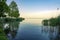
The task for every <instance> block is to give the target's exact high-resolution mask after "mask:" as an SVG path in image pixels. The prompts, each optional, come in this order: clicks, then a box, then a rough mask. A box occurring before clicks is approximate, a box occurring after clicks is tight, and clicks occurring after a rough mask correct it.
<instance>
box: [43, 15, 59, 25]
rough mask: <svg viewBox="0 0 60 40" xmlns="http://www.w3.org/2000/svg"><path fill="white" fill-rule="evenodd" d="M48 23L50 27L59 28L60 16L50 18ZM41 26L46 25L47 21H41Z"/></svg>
mask: <svg viewBox="0 0 60 40" xmlns="http://www.w3.org/2000/svg"><path fill="white" fill-rule="evenodd" d="M48 22H49V25H50V26H60V16H58V17H56V18H50V19H49V20H48ZM42 24H43V25H47V20H43V21H42Z"/></svg>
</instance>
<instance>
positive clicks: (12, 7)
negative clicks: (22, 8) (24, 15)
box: [9, 1, 19, 17]
mask: <svg viewBox="0 0 60 40" xmlns="http://www.w3.org/2000/svg"><path fill="white" fill-rule="evenodd" d="M9 7H10V13H9V16H11V17H19V10H18V7H17V4H16V2H14V1H12V2H11V4H10V5H9Z"/></svg>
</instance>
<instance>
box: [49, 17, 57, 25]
mask: <svg viewBox="0 0 60 40" xmlns="http://www.w3.org/2000/svg"><path fill="white" fill-rule="evenodd" d="M49 25H50V26H57V18H50V19H49Z"/></svg>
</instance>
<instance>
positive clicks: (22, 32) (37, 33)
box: [9, 19, 58, 40]
mask: <svg viewBox="0 0 60 40" xmlns="http://www.w3.org/2000/svg"><path fill="white" fill-rule="evenodd" d="M41 21H42V19H25V20H24V21H22V22H20V23H19V24H18V27H15V28H14V29H17V33H16V35H15V37H14V38H11V37H12V36H11V37H9V38H10V40H54V39H55V38H56V36H57V34H58V27H50V26H43V25H42V24H41ZM11 25H15V26H16V25H17V24H11Z"/></svg>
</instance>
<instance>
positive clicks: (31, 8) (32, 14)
mask: <svg viewBox="0 0 60 40" xmlns="http://www.w3.org/2000/svg"><path fill="white" fill-rule="evenodd" d="M11 1H12V0H8V1H7V3H8V4H10V2H11ZM14 1H15V2H16V3H17V5H18V8H19V11H20V17H24V18H51V17H56V16H57V15H59V14H60V10H59V11H57V8H60V0H14Z"/></svg>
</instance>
